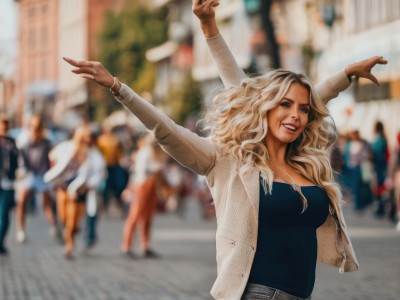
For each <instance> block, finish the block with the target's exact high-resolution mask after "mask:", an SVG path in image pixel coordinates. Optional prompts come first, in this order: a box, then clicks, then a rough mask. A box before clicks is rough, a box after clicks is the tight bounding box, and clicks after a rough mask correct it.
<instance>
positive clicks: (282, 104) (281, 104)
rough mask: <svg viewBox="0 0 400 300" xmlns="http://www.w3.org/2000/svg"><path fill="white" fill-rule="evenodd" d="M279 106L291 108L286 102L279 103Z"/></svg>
mask: <svg viewBox="0 0 400 300" xmlns="http://www.w3.org/2000/svg"><path fill="white" fill-rule="evenodd" d="M279 105H280V106H282V107H290V102H287V101H284V102H281V103H279Z"/></svg>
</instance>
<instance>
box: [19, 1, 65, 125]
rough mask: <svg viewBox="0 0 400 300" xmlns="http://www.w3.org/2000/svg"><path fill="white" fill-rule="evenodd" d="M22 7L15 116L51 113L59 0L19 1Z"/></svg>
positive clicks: (55, 80) (56, 66)
mask: <svg viewBox="0 0 400 300" xmlns="http://www.w3.org/2000/svg"><path fill="white" fill-rule="evenodd" d="M16 2H18V8H19V29H18V67H17V75H16V77H17V81H16V87H15V88H16V111H15V113H16V119H17V122H18V123H21V122H22V118H23V115H25V114H29V113H40V114H43V115H44V116H45V117H50V116H51V107H52V104H53V101H54V97H55V94H56V91H57V79H58V63H57V60H58V43H57V36H58V1H57V0H16Z"/></svg>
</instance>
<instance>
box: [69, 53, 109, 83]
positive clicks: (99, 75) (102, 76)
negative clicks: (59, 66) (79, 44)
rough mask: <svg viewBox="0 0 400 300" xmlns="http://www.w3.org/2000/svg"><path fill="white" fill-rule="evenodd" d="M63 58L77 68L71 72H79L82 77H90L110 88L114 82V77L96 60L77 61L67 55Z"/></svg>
mask: <svg viewBox="0 0 400 300" xmlns="http://www.w3.org/2000/svg"><path fill="white" fill-rule="evenodd" d="M63 59H64V60H65V61H66V62H67V63H69V64H70V65H72V66H74V67H76V68H77V69H74V70H72V73H75V74H79V76H81V77H82V78H86V79H91V80H93V81H95V82H96V83H98V84H100V85H102V86H104V87H106V88H110V87H111V86H112V85H113V83H114V77H113V76H112V75H111V74H110V72H109V71H108V70H107V69H106V68H105V67H104V66H103V64H102V63H101V62H98V61H86V60H82V61H77V60H74V59H71V58H68V57H63Z"/></svg>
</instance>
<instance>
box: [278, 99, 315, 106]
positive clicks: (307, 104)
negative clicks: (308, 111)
mask: <svg viewBox="0 0 400 300" xmlns="http://www.w3.org/2000/svg"><path fill="white" fill-rule="evenodd" d="M282 100H287V101H289V102H292V103H294V100H292V99H290V98H287V97H283V98H282V99H281V101H282ZM300 106H309V107H311V105H310V104H309V103H302V104H300Z"/></svg>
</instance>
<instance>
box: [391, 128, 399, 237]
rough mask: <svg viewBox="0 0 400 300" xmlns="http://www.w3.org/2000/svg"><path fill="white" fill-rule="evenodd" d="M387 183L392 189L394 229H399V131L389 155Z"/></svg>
mask: <svg viewBox="0 0 400 300" xmlns="http://www.w3.org/2000/svg"><path fill="white" fill-rule="evenodd" d="M389 166H390V169H389V182H390V183H389V185H392V187H393V190H394V205H395V214H396V216H395V218H396V221H397V225H396V230H397V231H400V131H399V132H398V133H397V136H396V143H395V147H394V149H393V151H392V153H391V155H390V165H389Z"/></svg>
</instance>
